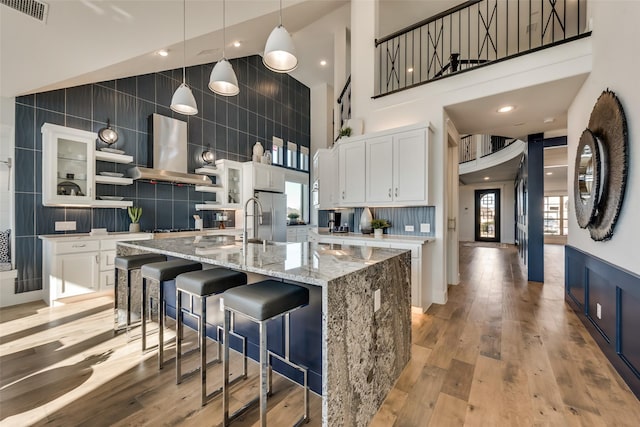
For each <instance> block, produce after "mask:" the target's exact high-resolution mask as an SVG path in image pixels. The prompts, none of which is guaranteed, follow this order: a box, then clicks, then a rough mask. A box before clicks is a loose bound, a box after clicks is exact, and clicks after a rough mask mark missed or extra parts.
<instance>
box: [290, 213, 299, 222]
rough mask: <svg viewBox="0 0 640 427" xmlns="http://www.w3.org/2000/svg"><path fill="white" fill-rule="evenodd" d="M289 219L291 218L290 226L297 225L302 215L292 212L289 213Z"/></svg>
mask: <svg viewBox="0 0 640 427" xmlns="http://www.w3.org/2000/svg"><path fill="white" fill-rule="evenodd" d="M287 218H289V224H297V223H298V218H300V214H298V213H297V212H291V213H289V215H287Z"/></svg>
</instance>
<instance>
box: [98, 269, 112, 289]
mask: <svg viewBox="0 0 640 427" xmlns="http://www.w3.org/2000/svg"><path fill="white" fill-rule="evenodd" d="M115 277H116V275H115V272H114V271H113V270H111V271H101V272H100V290H101V291H105V290H109V289H113V287H114V284H115Z"/></svg>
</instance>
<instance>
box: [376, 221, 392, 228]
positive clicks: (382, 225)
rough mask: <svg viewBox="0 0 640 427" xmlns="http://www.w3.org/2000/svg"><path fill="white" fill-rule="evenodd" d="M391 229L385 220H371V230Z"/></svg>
mask: <svg viewBox="0 0 640 427" xmlns="http://www.w3.org/2000/svg"><path fill="white" fill-rule="evenodd" d="M387 227H391V224H389V222H388V221H387V220H386V219H372V220H371V228H373V229H376V228H387Z"/></svg>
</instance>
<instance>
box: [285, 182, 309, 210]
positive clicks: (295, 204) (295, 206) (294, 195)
mask: <svg viewBox="0 0 640 427" xmlns="http://www.w3.org/2000/svg"><path fill="white" fill-rule="evenodd" d="M303 190H304V185H303V184H301V183H299V182H291V181H286V182H285V187H284V192H285V194H286V195H287V218H288V217H289V214H292V213H297V214H298V217H299V219H300V220H304V218H305V215H304V214H305V212H304V194H303Z"/></svg>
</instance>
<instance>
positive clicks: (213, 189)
mask: <svg viewBox="0 0 640 427" xmlns="http://www.w3.org/2000/svg"><path fill="white" fill-rule="evenodd" d="M195 190H196V191H202V192H203V193H217V192H218V191H222V187H219V186H211V185H196V188H195Z"/></svg>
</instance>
